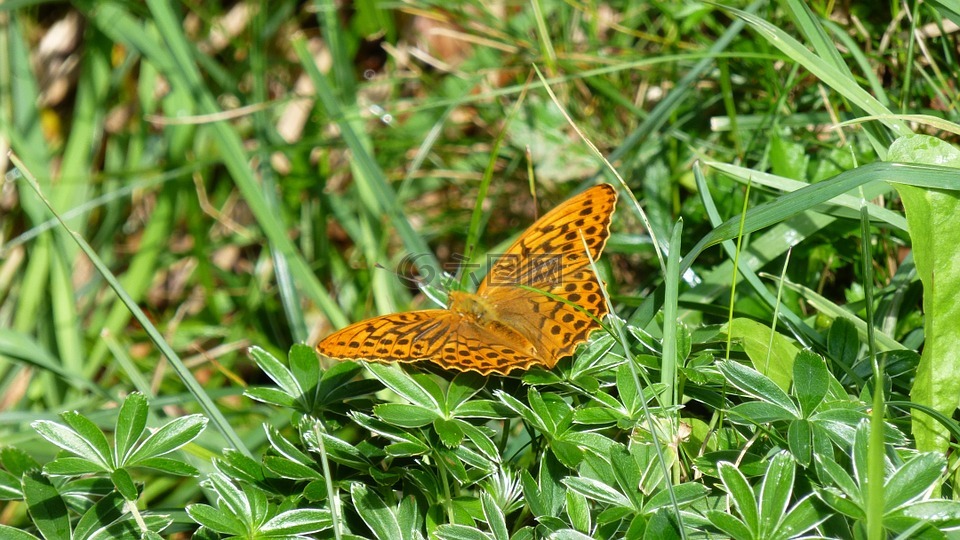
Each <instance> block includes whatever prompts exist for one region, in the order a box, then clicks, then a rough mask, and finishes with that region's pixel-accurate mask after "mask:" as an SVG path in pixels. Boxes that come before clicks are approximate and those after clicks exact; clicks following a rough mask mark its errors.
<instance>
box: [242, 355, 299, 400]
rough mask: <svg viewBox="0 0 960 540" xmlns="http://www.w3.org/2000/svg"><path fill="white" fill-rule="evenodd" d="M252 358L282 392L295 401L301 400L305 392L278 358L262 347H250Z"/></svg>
mask: <svg viewBox="0 0 960 540" xmlns="http://www.w3.org/2000/svg"><path fill="white" fill-rule="evenodd" d="M250 356H251V357H253V361H254V362H256V363H257V366H259V367H260V369H261V370H262V371H263V372H264V373H266V375H267V377H270V379H271V380H272V381H273V382H275V383H277V386H279V387H280V389H281V390H283V391H284V392H286V393H287V395H289V396H290V397H292V398H294V399H298V398H300V396H301V395H302V393H303V391H302V390H301V388H300V384H299V383H298V382H297V380H296V379H295V378H294V377H293V374H292V373H291V372H290V370H289V369H288V368H287V366H285V365H283V363H282V362H280V360H278V359H277V357H275V356H273V355H272V354H270V353H269V352H267V351H266V350H264V349H262V348H260V347H250Z"/></svg>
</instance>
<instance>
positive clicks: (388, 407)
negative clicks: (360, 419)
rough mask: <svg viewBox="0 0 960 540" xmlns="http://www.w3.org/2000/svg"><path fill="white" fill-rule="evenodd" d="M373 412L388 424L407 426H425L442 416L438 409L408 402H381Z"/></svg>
mask: <svg viewBox="0 0 960 540" xmlns="http://www.w3.org/2000/svg"><path fill="white" fill-rule="evenodd" d="M373 413H374V414H376V415H377V416H378V417H380V419H381V420H383V421H384V422H387V423H388V424H391V425H394V426H399V427H405V428H418V427H423V426H426V425H428V424H430V423H431V422H433V421H434V420H436V419H438V418H440V416H439V415H438V414H437V410H436V409H426V408H424V407H420V406H418V405H407V404H406V403H381V404H380V405H377V406H376V407H374V408H373Z"/></svg>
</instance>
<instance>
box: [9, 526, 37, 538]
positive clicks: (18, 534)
mask: <svg viewBox="0 0 960 540" xmlns="http://www.w3.org/2000/svg"><path fill="white" fill-rule="evenodd" d="M0 538H3V539H4V540H43V539H41V538H40V537H39V536H34V535H32V534H30V533H28V532H26V531H24V530H22V529H18V528H15V527H11V526H9V525H0Z"/></svg>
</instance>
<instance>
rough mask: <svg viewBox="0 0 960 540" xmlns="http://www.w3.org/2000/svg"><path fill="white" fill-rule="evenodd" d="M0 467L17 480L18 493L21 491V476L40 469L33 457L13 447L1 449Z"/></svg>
mask: <svg viewBox="0 0 960 540" xmlns="http://www.w3.org/2000/svg"><path fill="white" fill-rule="evenodd" d="M0 466H2V467H3V469H6V471H7V472H9V473H10V474H11V475H13V476H15V477H16V478H17V491H19V490H20V476H22V475H23V473H25V472H27V471H30V470H35V469H39V468H40V464H39V463H37V460H35V459H33V456H31V455H30V454H28V453H27V452H26V451H24V450H21V449H19V448H16V447H13V446H4V447H0Z"/></svg>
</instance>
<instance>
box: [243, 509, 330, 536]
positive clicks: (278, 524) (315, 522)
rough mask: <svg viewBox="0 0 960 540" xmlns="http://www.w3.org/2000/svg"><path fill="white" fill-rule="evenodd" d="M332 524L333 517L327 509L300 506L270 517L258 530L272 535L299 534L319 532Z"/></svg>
mask: <svg viewBox="0 0 960 540" xmlns="http://www.w3.org/2000/svg"><path fill="white" fill-rule="evenodd" d="M332 526H333V519H332V518H331V517H330V511H329V510H319V509H316V508H300V509H296V510H287V511H286V512H281V513H280V514H277V515H276V516H274V517H272V518H270V519H269V520H268V521H267V522H266V523H264V524H263V525H261V526H260V532H261V533H263V534H269V535H272V536H276V535H281V534H286V535H299V534H310V533H315V532H319V531H322V530H325V529H329V528H330V527H332Z"/></svg>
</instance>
